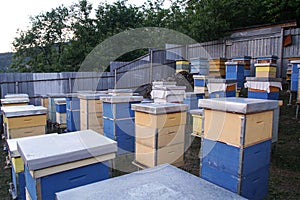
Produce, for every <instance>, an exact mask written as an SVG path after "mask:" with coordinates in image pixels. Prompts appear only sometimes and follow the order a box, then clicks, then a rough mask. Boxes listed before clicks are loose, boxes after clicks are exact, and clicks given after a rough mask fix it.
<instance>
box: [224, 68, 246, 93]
mask: <svg viewBox="0 0 300 200" xmlns="http://www.w3.org/2000/svg"><path fill="white" fill-rule="evenodd" d="M225 65H226V80H236V81H237V87H238V88H242V87H243V85H244V64H242V63H238V62H225Z"/></svg>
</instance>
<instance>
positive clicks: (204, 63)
mask: <svg viewBox="0 0 300 200" xmlns="http://www.w3.org/2000/svg"><path fill="white" fill-rule="evenodd" d="M190 62H191V74H199V75H208V73H209V65H208V59H207V58H191V59H190Z"/></svg>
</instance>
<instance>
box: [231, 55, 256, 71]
mask: <svg viewBox="0 0 300 200" xmlns="http://www.w3.org/2000/svg"><path fill="white" fill-rule="evenodd" d="M251 59H252V58H251V56H244V57H235V58H232V61H233V62H238V63H241V64H244V69H245V70H250V66H251Z"/></svg>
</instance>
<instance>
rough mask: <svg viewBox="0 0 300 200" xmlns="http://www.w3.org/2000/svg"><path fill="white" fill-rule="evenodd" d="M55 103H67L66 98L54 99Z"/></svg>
mask: <svg viewBox="0 0 300 200" xmlns="http://www.w3.org/2000/svg"><path fill="white" fill-rule="evenodd" d="M54 103H55V104H66V98H57V99H54Z"/></svg>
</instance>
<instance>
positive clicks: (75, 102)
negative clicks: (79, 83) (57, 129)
mask: <svg viewBox="0 0 300 200" xmlns="http://www.w3.org/2000/svg"><path fill="white" fill-rule="evenodd" d="M66 104H67V130H68V131H70V132H72V131H78V130H80V100H79V98H78V94H77V93H70V94H67V95H66Z"/></svg>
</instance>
